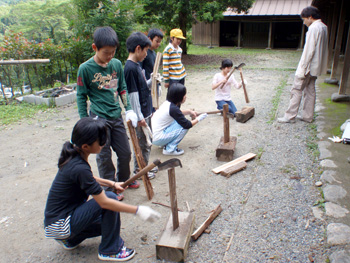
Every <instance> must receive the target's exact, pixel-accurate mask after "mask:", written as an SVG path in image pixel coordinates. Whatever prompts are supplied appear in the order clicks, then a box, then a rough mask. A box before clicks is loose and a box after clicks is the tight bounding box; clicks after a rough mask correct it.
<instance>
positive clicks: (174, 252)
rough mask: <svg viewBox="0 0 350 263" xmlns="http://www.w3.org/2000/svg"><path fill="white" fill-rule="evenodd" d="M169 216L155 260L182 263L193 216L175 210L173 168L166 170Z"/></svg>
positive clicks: (191, 229)
mask: <svg viewBox="0 0 350 263" xmlns="http://www.w3.org/2000/svg"><path fill="white" fill-rule="evenodd" d="M168 178H169V190H170V207H171V214H170V216H169V218H168V221H167V223H166V225H165V228H164V229H163V233H162V234H161V236H160V238H159V240H158V242H157V244H156V255H157V259H161V260H166V261H174V262H184V261H185V258H186V256H187V251H188V246H189V244H190V239H191V234H192V232H193V228H194V214H193V213H189V212H179V211H178V209H177V196H176V178H175V168H170V169H169V170H168Z"/></svg>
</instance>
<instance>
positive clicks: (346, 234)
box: [327, 223, 350, 246]
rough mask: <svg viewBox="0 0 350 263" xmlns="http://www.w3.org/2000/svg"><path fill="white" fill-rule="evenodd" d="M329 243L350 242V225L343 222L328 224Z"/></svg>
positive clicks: (342, 243)
mask: <svg viewBox="0 0 350 263" xmlns="http://www.w3.org/2000/svg"><path fill="white" fill-rule="evenodd" d="M327 243H328V244H329V245H332V246H334V245H346V244H349V243H350V227H349V226H348V225H345V224H342V223H331V224H329V225H328V226H327Z"/></svg>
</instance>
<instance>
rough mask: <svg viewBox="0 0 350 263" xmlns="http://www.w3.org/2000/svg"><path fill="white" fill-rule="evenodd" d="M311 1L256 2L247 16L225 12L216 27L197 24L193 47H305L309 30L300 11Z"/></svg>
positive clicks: (194, 27) (261, 0)
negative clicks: (305, 38) (305, 26)
mask: <svg viewBox="0 0 350 263" xmlns="http://www.w3.org/2000/svg"><path fill="white" fill-rule="evenodd" d="M311 2H312V0H256V1H255V3H254V4H253V6H252V7H251V8H250V9H249V10H248V12H247V13H246V14H245V13H236V12H235V11H234V10H230V9H228V10H227V11H226V12H224V19H223V20H221V21H218V22H216V23H214V24H212V25H211V24H206V23H203V22H200V23H197V24H194V25H193V26H192V41H193V44H197V45H213V46H232V47H252V48H295V49H297V48H301V47H302V45H303V41H304V35H305V28H304V26H303V23H302V20H301V18H300V12H301V10H302V9H303V8H305V7H306V6H309V5H310V4H311ZM211 32H212V33H211Z"/></svg>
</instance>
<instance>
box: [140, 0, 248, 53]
mask: <svg viewBox="0 0 350 263" xmlns="http://www.w3.org/2000/svg"><path fill="white" fill-rule="evenodd" d="M139 2H140V3H141V4H142V5H143V8H144V13H143V14H142V15H140V16H139V17H138V21H139V22H140V23H154V22H156V23H157V24H159V25H162V26H163V27H164V29H165V30H166V31H167V32H169V31H170V30H171V29H172V28H181V30H182V31H183V32H184V35H185V36H186V35H187V31H188V30H189V29H190V28H191V27H192V24H193V23H195V22H196V21H197V20H196V19H198V20H199V21H205V22H207V23H213V22H214V21H217V20H219V19H221V18H222V12H224V11H225V10H226V9H227V8H228V7H230V8H234V9H235V10H236V11H238V12H241V11H246V10H248V9H249V8H250V7H251V5H252V4H253V2H254V0H222V1H215V0H139ZM182 48H183V50H184V53H185V54H186V51H187V49H186V46H185V45H183V47H182Z"/></svg>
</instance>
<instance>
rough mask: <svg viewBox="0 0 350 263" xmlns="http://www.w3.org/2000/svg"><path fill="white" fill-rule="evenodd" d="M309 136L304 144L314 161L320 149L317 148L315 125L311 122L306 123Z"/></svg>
mask: <svg viewBox="0 0 350 263" xmlns="http://www.w3.org/2000/svg"><path fill="white" fill-rule="evenodd" d="M308 130H309V134H310V135H309V136H308V137H307V139H306V146H307V148H308V151H309V153H311V154H312V156H313V157H314V161H316V160H317V157H318V156H319V155H320V151H319V149H318V144H317V142H318V138H317V125H316V124H314V123H311V124H309V125H308Z"/></svg>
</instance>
